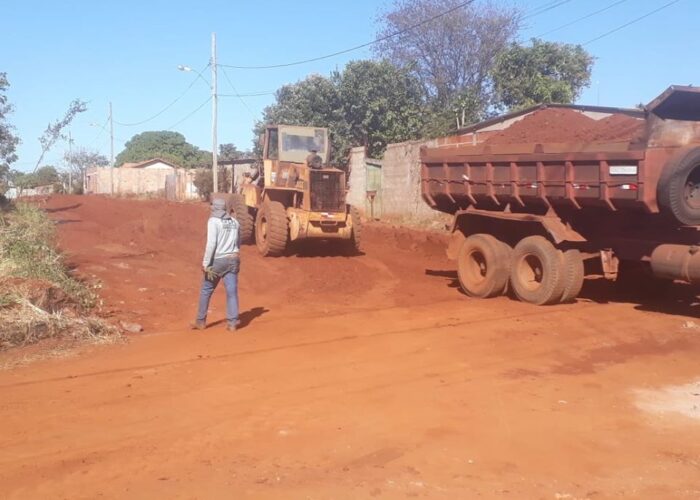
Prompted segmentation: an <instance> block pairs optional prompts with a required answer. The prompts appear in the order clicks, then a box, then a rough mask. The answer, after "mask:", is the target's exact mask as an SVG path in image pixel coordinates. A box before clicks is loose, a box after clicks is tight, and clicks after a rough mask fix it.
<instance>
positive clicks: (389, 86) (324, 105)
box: [254, 61, 423, 165]
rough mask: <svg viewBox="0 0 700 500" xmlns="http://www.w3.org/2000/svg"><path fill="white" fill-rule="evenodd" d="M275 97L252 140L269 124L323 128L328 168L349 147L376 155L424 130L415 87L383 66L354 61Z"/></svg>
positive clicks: (407, 78)
mask: <svg viewBox="0 0 700 500" xmlns="http://www.w3.org/2000/svg"><path fill="white" fill-rule="evenodd" d="M276 97H277V101H276V102H275V104H273V105H271V106H268V107H267V108H265V110H264V112H263V120H262V121H260V122H258V123H257V124H256V126H255V130H254V132H255V135H256V136H259V135H260V134H262V132H264V129H265V124H268V123H271V124H285V125H302V126H313V127H326V128H328V129H329V130H330V134H331V143H332V145H333V148H332V150H331V163H333V164H336V165H344V164H345V163H346V162H347V155H348V150H349V148H351V147H353V146H365V147H367V150H368V153H369V154H370V155H373V156H381V155H382V154H383V153H384V149H385V148H386V145H387V144H388V143H390V142H399V141H405V140H409V139H416V138H418V137H419V136H420V131H421V128H422V126H423V116H422V114H423V100H422V92H421V88H420V84H419V82H418V81H417V80H416V79H415V77H413V76H412V75H410V74H409V72H408V71H406V70H403V69H399V68H396V67H395V66H393V65H392V64H391V63H390V62H388V61H353V62H350V63H348V64H347V66H346V67H345V68H344V69H343V70H342V71H335V72H333V74H332V75H331V76H330V78H326V77H324V76H321V75H311V76H309V77H307V78H306V79H304V80H302V81H300V82H297V83H294V84H291V85H285V86H283V87H282V88H280V89H279V90H278V91H277V93H276ZM257 151H258V153H259V152H260V149H259V146H258V148H257Z"/></svg>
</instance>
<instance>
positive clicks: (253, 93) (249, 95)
mask: <svg viewBox="0 0 700 500" xmlns="http://www.w3.org/2000/svg"><path fill="white" fill-rule="evenodd" d="M217 95H218V96H219V97H259V96H264V95H275V92H274V91H272V90H270V91H264V92H251V93H249V94H217Z"/></svg>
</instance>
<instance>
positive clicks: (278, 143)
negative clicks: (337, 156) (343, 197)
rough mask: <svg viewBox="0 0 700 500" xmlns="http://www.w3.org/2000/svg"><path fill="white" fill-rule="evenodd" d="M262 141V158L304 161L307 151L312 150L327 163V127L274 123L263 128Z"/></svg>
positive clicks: (291, 161)
mask: <svg viewBox="0 0 700 500" xmlns="http://www.w3.org/2000/svg"><path fill="white" fill-rule="evenodd" d="M262 141H263V160H277V161H280V162H290V163H304V162H305V160H306V157H307V156H308V155H309V152H311V151H312V150H314V151H317V153H318V155H319V156H320V157H321V159H322V160H323V164H324V165H326V164H327V163H328V153H329V149H330V144H329V141H328V129H325V128H317V127H297V126H292V125H274V126H269V127H267V128H266V129H265V134H264V136H263V138H262Z"/></svg>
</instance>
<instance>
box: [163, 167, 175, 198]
mask: <svg viewBox="0 0 700 500" xmlns="http://www.w3.org/2000/svg"><path fill="white" fill-rule="evenodd" d="M165 198H166V199H168V200H170V201H175V200H177V174H176V173H175V174H170V175H167V176H166V177H165Z"/></svg>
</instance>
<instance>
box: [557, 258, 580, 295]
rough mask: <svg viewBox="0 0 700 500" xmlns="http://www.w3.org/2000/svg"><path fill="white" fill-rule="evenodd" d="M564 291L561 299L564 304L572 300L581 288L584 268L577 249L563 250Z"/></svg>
mask: <svg viewBox="0 0 700 500" xmlns="http://www.w3.org/2000/svg"><path fill="white" fill-rule="evenodd" d="M563 266H564V283H565V284H564V292H562V297H561V301H560V302H562V303H564V304H566V303H567V302H573V301H574V300H575V299H576V297H578V294H579V293H581V288H583V279H584V270H583V258H582V257H581V252H579V251H578V250H574V249H572V250H567V251H565V252H564V262H563Z"/></svg>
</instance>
